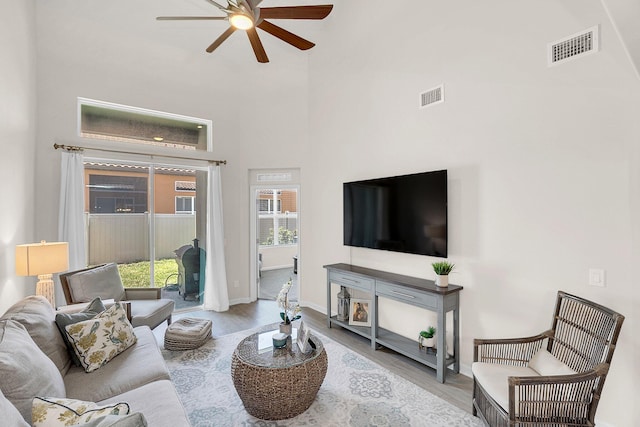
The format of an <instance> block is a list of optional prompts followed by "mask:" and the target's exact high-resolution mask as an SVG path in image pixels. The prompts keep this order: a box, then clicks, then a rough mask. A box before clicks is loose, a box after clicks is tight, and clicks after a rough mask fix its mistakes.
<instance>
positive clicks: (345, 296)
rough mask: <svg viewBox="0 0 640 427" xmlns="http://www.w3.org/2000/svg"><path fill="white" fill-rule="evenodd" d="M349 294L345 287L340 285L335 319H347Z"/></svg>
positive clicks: (343, 320)
mask: <svg viewBox="0 0 640 427" xmlns="http://www.w3.org/2000/svg"><path fill="white" fill-rule="evenodd" d="M350 298H351V295H349V292H348V291H347V288H345V287H344V286H340V292H338V316H337V319H338V320H340V321H342V322H346V321H347V320H349V299H350Z"/></svg>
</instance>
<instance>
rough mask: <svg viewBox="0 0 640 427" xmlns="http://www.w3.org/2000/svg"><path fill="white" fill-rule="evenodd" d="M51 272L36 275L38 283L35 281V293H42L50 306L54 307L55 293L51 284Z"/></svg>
mask: <svg viewBox="0 0 640 427" xmlns="http://www.w3.org/2000/svg"><path fill="white" fill-rule="evenodd" d="M51 277H52V275H51V274H40V275H38V283H36V295H42V296H43V297H45V298H46V299H47V300H48V301H49V303H50V304H51V307H53V308H56V295H55V290H54V286H53V280H52V279H51Z"/></svg>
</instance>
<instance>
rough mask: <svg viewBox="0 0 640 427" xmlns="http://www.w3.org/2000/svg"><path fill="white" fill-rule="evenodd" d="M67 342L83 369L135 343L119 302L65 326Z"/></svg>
mask: <svg viewBox="0 0 640 427" xmlns="http://www.w3.org/2000/svg"><path fill="white" fill-rule="evenodd" d="M65 330H66V331H67V336H68V338H69V342H71V345H72V346H73V349H74V351H75V353H76V355H77V356H78V359H79V360H80V364H81V365H82V366H83V367H84V370H85V371H86V372H92V371H95V370H96V369H98V368H100V367H102V366H103V365H105V364H106V363H107V362H109V361H110V360H111V359H113V358H114V357H116V356H117V355H119V354H120V353H122V352H123V351H124V350H126V349H127V348H129V347H131V346H132V345H133V344H134V343H135V342H136V335H135V334H134V333H133V327H132V326H131V323H129V320H127V312H126V311H125V309H124V307H123V306H122V303H115V304H114V305H113V306H112V307H110V308H108V309H107V310H105V311H103V312H102V313H100V314H98V315H97V316H95V317H94V318H92V319H89V320H84V321H82V322H78V323H74V324H72V325H68V326H66V327H65Z"/></svg>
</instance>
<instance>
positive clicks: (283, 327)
mask: <svg viewBox="0 0 640 427" xmlns="http://www.w3.org/2000/svg"><path fill="white" fill-rule="evenodd" d="M292 328H293V324H291V323H284V322H281V323H280V332H282V333H283V334H286V335H287V336H289V335H291V332H292V331H293V329H292Z"/></svg>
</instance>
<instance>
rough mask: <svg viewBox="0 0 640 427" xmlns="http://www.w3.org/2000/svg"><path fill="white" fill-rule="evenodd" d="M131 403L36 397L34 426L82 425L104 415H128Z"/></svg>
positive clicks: (33, 409) (33, 415) (33, 406)
mask: <svg viewBox="0 0 640 427" xmlns="http://www.w3.org/2000/svg"><path fill="white" fill-rule="evenodd" d="M128 413H129V405H127V404H126V403H122V402H119V403H113V404H110V405H104V406H102V405H97V404H95V403H93V402H87V401H84V400H75V399H65V398H54V397H35V398H34V399H33V405H32V412H31V420H32V425H33V427H61V426H62V427H64V426H75V425H80V424H83V423H86V422H89V421H91V420H94V419H96V418H98V417H102V416H104V415H127V414H128Z"/></svg>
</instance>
